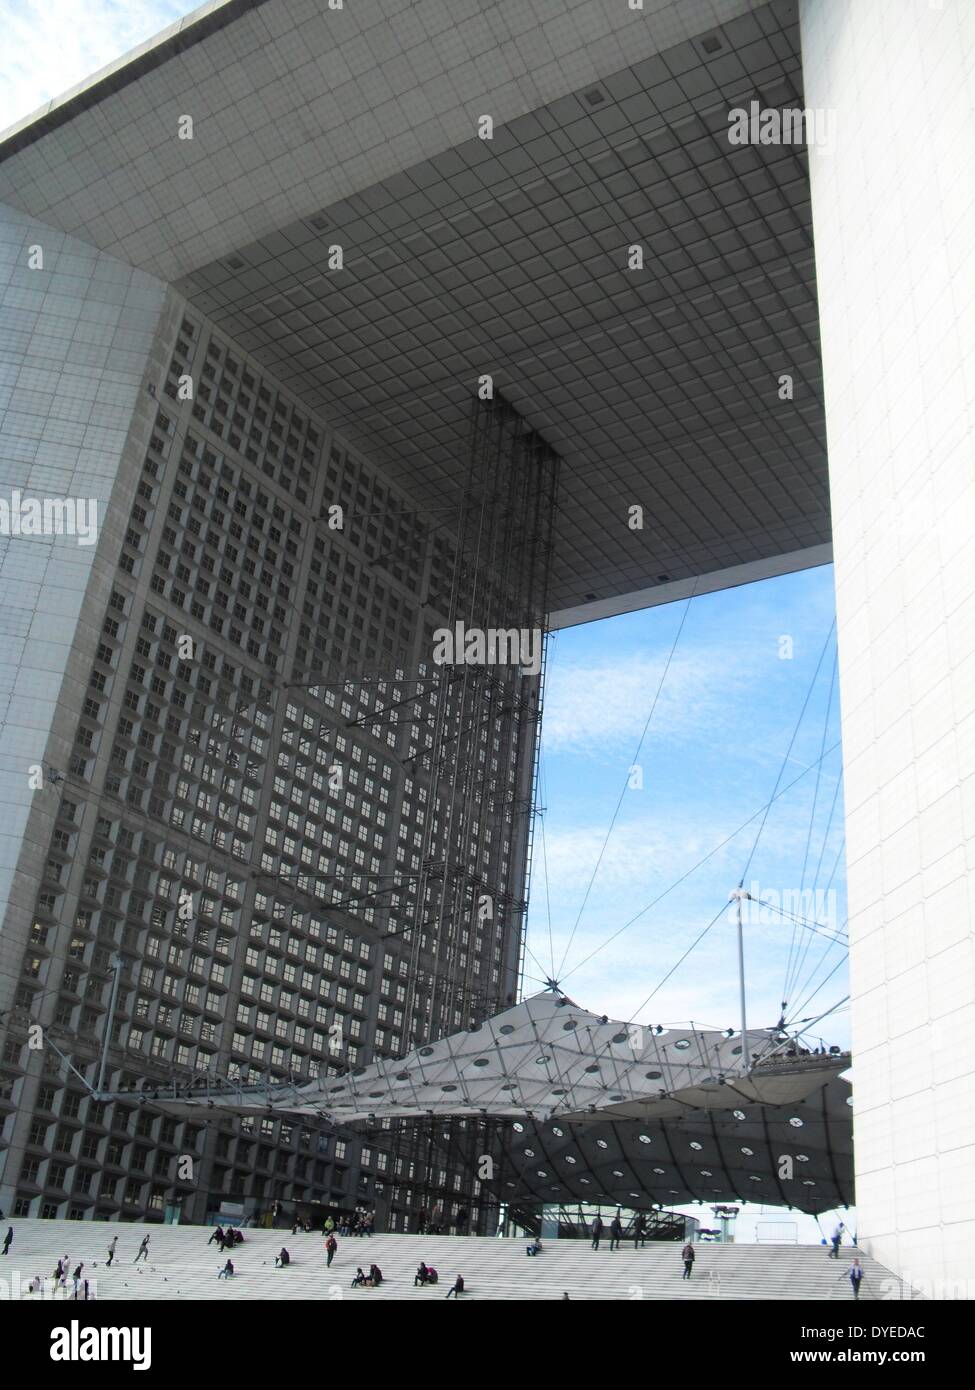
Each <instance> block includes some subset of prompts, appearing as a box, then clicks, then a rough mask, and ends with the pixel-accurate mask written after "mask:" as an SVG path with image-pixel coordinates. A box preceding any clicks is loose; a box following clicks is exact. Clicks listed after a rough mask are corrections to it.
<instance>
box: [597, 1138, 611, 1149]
mask: <svg viewBox="0 0 975 1390" xmlns="http://www.w3.org/2000/svg"><path fill="white" fill-rule="evenodd" d="M596 1148H597V1149H608V1148H609V1145H608V1144H607V1143H606V1140H605V1139H597V1140H596Z"/></svg>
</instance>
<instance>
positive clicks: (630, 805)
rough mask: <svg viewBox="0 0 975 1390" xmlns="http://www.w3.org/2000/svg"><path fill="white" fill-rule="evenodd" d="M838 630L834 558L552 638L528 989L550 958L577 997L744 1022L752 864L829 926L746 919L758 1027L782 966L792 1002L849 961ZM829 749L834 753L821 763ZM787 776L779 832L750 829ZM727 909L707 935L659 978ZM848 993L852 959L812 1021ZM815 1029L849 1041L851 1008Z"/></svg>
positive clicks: (778, 893) (775, 1007)
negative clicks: (632, 783) (843, 940)
mask: <svg viewBox="0 0 975 1390" xmlns="http://www.w3.org/2000/svg"><path fill="white" fill-rule="evenodd" d="M682 620H683V626H682V627H681V623H682ZM832 625H833V586H832V569H831V568H830V567H823V568H820V569H816V570H808V571H805V572H803V573H800V574H794V575H787V576H784V577H782V578H779V579H774V580H766V581H764V582H762V583H758V584H750V585H746V586H742V587H741V588H738V589H732V590H728V591H726V592H724V593H719V594H710V595H704V596H701V597H697V598H694V599H691V600H690V602H689V605H688V603H686V602H681V603H674V604H668V605H666V606H663V607H660V608H652V609H647V610H645V611H643V612H640V613H633V614H626V615H624V616H621V617H618V618H612V619H608V620H605V621H602V622H599V623H592V624H587V625H585V626H581V627H578V628H573V629H569V630H567V631H564V632H561V633H559V634H557V635H556V636H555V637H554V638H553V639H552V644H551V648H550V653H549V661H548V673H547V685H546V694H545V713H544V718H543V734H542V785H541V795H540V800H541V803H542V804H543V806H544V808H545V809H544V813H543V815H542V816H541V817H540V818H539V822H538V825H537V827H536V834H535V844H534V865H533V884H532V898H531V908H530V913H529V934H528V947H529V951H530V955H528V956H527V957H526V967H525V968H526V989H528V990H532V989H534V988H535V987H536V986H538V982H539V979H540V977H544V976H545V975H548V974H552V973H553V962H554V973H555V976H556V978H558V979H560V981H561V982H562V987H563V988H564V989H565V991H566V992H567V993H568V994H569V995H571V996H572V997H573V998H575V999H576V1000H577V1001H578V1002H579V1003H580V1004H582V1005H585V1006H586V1007H589V1008H591V1009H594V1010H595V1011H596V1012H599V1013H603V1012H605V1013H609V1014H610V1015H611V1016H614V1017H619V1018H626V1019H629V1018H631V1017H636V1018H637V1020H638V1021H640V1022H645V1023H675V1022H679V1021H680V1022H683V1021H686V1020H688V1019H694V1020H695V1021H696V1022H699V1023H702V1024H704V1025H706V1026H710V1027H718V1028H725V1027H729V1026H737V1025H738V1021H739V1006H738V996H737V955H736V951H737V946H736V932H735V927H734V921H733V913H732V909H731V908H730V907H729V905H728V899H729V893H730V891H731V890H732V889H733V888H734V887H735V886H736V885H737V883H738V882H739V880H740V878H741V877H742V874H746V879H745V886H746V888H750V889H751V890H752V891H753V892H754V893H755V895H756V896H761V897H762V898H763V899H764V900H766V901H769V902H770V903H772V904H773V905H782V904H783V902H784V904H785V906H786V910H791V911H792V912H793V914H794V915H799V916H801V917H809V916H812V915H813V912H814V913H815V919H816V920H817V921H821V922H824V923H825V925H826V928H827V930H828V933H829V934H828V935H824V934H822V933H820V932H815V931H812V930H809V929H808V928H805V927H802V926H796V927H795V929H794V928H793V924H792V922H791V921H789V920H787V919H785V918H783V917H781V916H780V915H779V914H777V913H776V912H774V911H772V910H767V911H764V912H761V913H759V912H758V911H757V909H755V908H750V909H749V910H748V911H746V932H745V938H746V977H747V984H748V1021H749V1025H750V1026H761V1025H766V1024H774V1023H775V1022H776V1020H777V1019H778V1017H779V1010H780V1006H781V1002H782V1000H783V999H785V998H786V992H785V990H784V986H785V982H786V978H787V976H788V977H789V979H790V981H791V982H792V988H791V990H789V992H788V998H789V1003H790V1006H799V1005H801V1004H802V1002H803V1001H804V1000H805V999H806V998H807V997H808V996H809V995H811V994H812V993H813V991H814V990H815V988H816V986H817V985H818V984H819V983H820V982H821V981H822V979H823V977H824V975H825V974H826V972H827V971H829V970H830V969H831V968H832V967H833V966H834V965H836V964H837V962H841V961H842V960H843V957H844V955H845V952H844V950H843V948H842V946H840V945H838V944H836V942H835V940H834V939H833V938H835V937H836V936H838V935H841V934H842V932H843V931H844V930H845V923H846V907H845V873H844V863H843V855H842V810H843V806H842V789H841V787H840V786H839V780H840V750H839V748H838V746H835V745H838V742H839V699H838V692H837V689H836V684H835V673H834V660H835V638H834V634H833V631H832ZM678 629H680V635H679V638H678ZM790 652H791V655H789V653H790ZM668 662H669V666H668ZM665 667H667V669H666V674H665V675H664V670H665ZM661 677H663V681H662V684H661ZM658 689H659V694H658ZM655 700H656V705H655V708H654V712H653V715H652V718H651V719H650V722H649V726H648V727H647V732H646V736H645V737H644V738H643V744H642V749H641V751H640V752H639V753H637V748H638V747H639V745H640V740H641V736H642V735H643V730H644V727H645V725H646V723H647V718H648V715H649V713H650V709H651V706H652V705H653V704H654V701H655ZM800 716H801V717H800ZM824 748H825V749H827V750H828V749H830V748H832V749H833V751H832V752H830V753H828V754H827V756H826V757H825V758H823V757H822V753H823V750H824ZM817 763H818V764H819V767H820V771H819V775H818V778H817V772H816V767H815V765H816V764H817ZM634 766H638V767H640V769H641V772H642V784H643V785H642V788H641V787H635V788H631V787H629V786H627V790H626V791H625V793H624V795H623V798H622V802H621V803H620V807H619V812H618V815H617V817H616V822H615V826H614V829H613V831H612V834H611V835H610V837H609V840H608V842H606V835H607V831H608V830H609V827H610V823H611V821H612V819H613V815H614V811H615V809H616V806H617V803H618V802H619V800H620V793H621V791H622V790H623V787H624V785H625V784H627V783H628V781H629V780H630V778H629V770H630V768H631V767H634ZM810 767H812V769H813V770H812V771H810V772H808V773H806V775H805V776H803V775H802V774H803V773H804V771H805V769H807V768H810ZM796 779H799V780H796ZM634 780H636V779H634ZM790 783H794V785H793V786H791V788H789V789H788V790H786V791H785V792H784V793H783V794H782V795H781V796H780V797H779V798H778V799H777V800H776V802H775V803H774V805H773V806H772V808H771V810H770V811H769V814H768V818H767V820H766V821H765V824H764V826H762V824H761V820H762V817H761V815H759V816H758V818H757V819H755V820H753V821H752V823H751V824H750V825H749V826H747V827H746V828H745V829H744V830H739V827H741V826H742V824H743V823H744V822H746V821H747V820H748V819H749V817H751V816H753V815H754V814H755V813H756V812H760V811H761V810H762V808H763V807H764V806H765V804H766V803H767V802H768V801H769V798H770V797H771V796H772V795H773V793H774V791H775V788H776V785H777V784H778V786H779V789H780V790H781V789H782V788H783V787H787V786H788V784H790ZM759 830H761V834H759ZM736 831H737V832H738V833H737V834H736V833H735V832H736ZM729 837H731V838H730V839H729ZM726 840H727V841H728V843H727V844H725V845H724V847H723V848H720V849H718V848H717V847H718V846H720V845H722V842H724V841H726ZM756 841H757V844H756ZM604 844H605V846H606V847H605V849H604V848H603V846H604ZM715 849H717V852H716V853H714V854H712V853H711V852H712V851H714V850H715ZM601 853H602V858H601V862H600V864H599V869H598V872H596V874H595V878H593V873H594V870H595V869H596V865H597V861H599V860H600V854H601ZM707 855H711V857H710V858H709V859H707V862H706V863H704V864H703V865H702V866H701V867H700V868H698V869H696V871H695V872H693V873H691V874H690V875H689V877H687V879H686V880H685V881H684V882H683V883H682V884H679V885H678V886H676V887H673V890H672V891H669V892H667V896H666V897H664V898H663V899H662V900H661V901H660V902H658V903H657V905H656V906H653V907H651V908H650V909H649V911H646V912H643V911H642V910H643V909H644V908H646V907H647V906H648V905H649V904H650V903H651V902H652V901H653V900H654V899H655V898H657V897H658V896H659V895H660V894H662V893H664V892H665V891H666V890H669V889H671V888H672V885H674V884H675V883H676V881H677V880H678V879H680V878H681V877H682V875H684V874H685V873H686V872H687V871H688V870H690V869H693V868H694V866H695V865H696V864H697V863H698V861H700V860H701V859H703V858H704V857H705V856H707ZM804 865H805V868H804ZM746 866H747V873H746ZM546 871H547V872H546ZM590 880H592V886H591V889H590V890H589V894H588V900H587V901H586V906H585V910H584V911H583V912H582V915H581V917H580V915H579V913H580V908H581V907H582V904H583V901H584V900H585V899H586V893H587V889H589V885H590ZM756 885H757V887H756ZM817 887H818V888H819V889H820V892H821V896H820V898H819V899H818V901H817V900H816V899H815V897H812V896H810V897H809V898H807V899H806V900H805V901H804V902H803V904H802V905H801V906H800V904H799V900H798V899H797V898H792V900H791V904H790V901H789V900H788V899H783V897H782V894H784V893H785V894H790V893H791V894H795V893H798V892H799V891H800V890H802V889H804V888H805V889H807V890H812V889H815V888H817ZM640 913H642V915H640V916H639V917H637V914H640ZM749 913H750V914H751V915H749ZM716 914H720V915H719V916H718V920H717V922H716V923H715V924H714V926H713V927H712V928H711V930H710V931H709V932H708V933H707V935H706V936H705V938H704V940H703V941H702V942H701V944H700V946H699V947H698V948H697V949H696V950H694V951H693V952H692V954H691V955H690V956H689V957H688V958H687V960H686V961H685V963H684V964H683V965H682V966H680V967H679V968H678V969H677V971H676V972H675V973H674V974H673V975H672V976H671V978H670V979H669V980H668V981H667V982H666V983H665V984H663V985H661V983H660V982H661V980H662V978H663V977H664V975H666V974H667V972H668V971H670V969H671V967H672V966H674V965H675V964H676V962H677V961H678V958H679V957H680V956H681V955H682V954H683V953H684V951H685V950H686V949H687V947H688V946H690V945H691V943H692V942H693V940H694V939H695V937H697V936H698V934H699V933H700V932H701V931H702V930H703V929H704V928H705V927H706V926H707V924H708V923H709V922H711V921H712V919H713V918H714V917H715V915H716ZM634 917H637V920H636V921H633V922H632V925H630V926H626V924H627V923H628V922H630V921H631V919H633V918H634ZM550 918H551V938H550ZM576 924H577V925H576ZM622 928H625V930H622V931H621V934H619V935H618V936H617V937H616V939H615V940H611V941H608V938H610V937H611V936H613V935H614V934H615V933H617V932H620V929H622ZM573 930H574V936H573ZM570 939H571V944H570ZM607 942H608V944H607ZM533 958H534V959H533ZM563 962H564V963H563ZM804 982H805V987H803V986H804ZM658 986H660V988H659V990H657V987H658ZM654 990H657V992H656V993H653V997H652V999H650V1002H649V1003H647V1002H646V1001H647V1000H648V998H649V997H650V996H651V994H652V992H653V991H654ZM845 993H846V972H845V965H844V964H840V965H839V968H838V969H837V971H836V973H835V974H834V975H833V976H832V978H831V979H830V981H829V983H828V984H827V985H826V986H825V987H824V988H823V989H822V990H821V991H820V992H819V993H818V994H815V996H814V997H813V998H811V999H810V1002H809V1006H808V1008H803V1009H802V1011H801V1013H800V1015H799V1016H800V1017H805V1016H807V1015H809V1014H812V1013H815V1012H817V1011H821V1010H822V1009H824V1008H827V1007H829V1005H831V1004H833V1003H834V1002H835V1001H836V1000H838V999H840V998H841V997H842V996H843V995H844V994H845ZM816 1036H817V1037H818V1036H823V1037H824V1039H825V1040H826V1041H827V1042H834V1041H837V1042H845V1041H846V1040H847V1032H846V1014H845V1013H840V1014H838V1015H835V1016H831V1018H830V1021H829V1023H828V1024H824V1025H823V1026H822V1028H819V1029H817V1030H816Z"/></svg>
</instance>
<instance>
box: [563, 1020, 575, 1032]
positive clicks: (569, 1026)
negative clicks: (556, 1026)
mask: <svg viewBox="0 0 975 1390" xmlns="http://www.w3.org/2000/svg"><path fill="white" fill-rule="evenodd" d="M578 1026H579V1025H578V1024H577V1023H576V1021H575V1019H574V1018H567V1019H566V1021H565V1022H564V1023H563V1024H562V1031H563V1033H571V1032H572V1030H573V1028H578Z"/></svg>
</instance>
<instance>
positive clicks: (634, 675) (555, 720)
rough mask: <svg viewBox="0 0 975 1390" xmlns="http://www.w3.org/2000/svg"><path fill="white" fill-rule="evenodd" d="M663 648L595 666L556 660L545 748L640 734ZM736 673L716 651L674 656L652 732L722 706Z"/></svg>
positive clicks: (669, 730) (695, 721)
mask: <svg viewBox="0 0 975 1390" xmlns="http://www.w3.org/2000/svg"><path fill="white" fill-rule="evenodd" d="M666 663H667V658H666V655H655V656H651V655H649V654H642V653H634V654H632V655H621V658H620V659H619V660H604V661H602V662H600V663H599V664H598V665H595V666H585V665H581V664H575V663H572V664H569V663H566V664H553V666H552V668H551V675H550V677H549V680H548V683H547V687H546V692H545V719H544V723H543V726H542V728H543V736H544V740H545V748H546V751H549V752H555V751H562V750H573V751H581V750H587V751H592V750H593V749H596V748H615V747H618V746H619V745H620V744H621V743H628V744H630V745H631V746H632V748H633V749H634V750H635V749H636V746H637V740H638V739H639V737H640V734H641V732H642V730H643V726H644V724H645V723H646V720H647V715H648V714H649V713H650V709H651V706H652V705H653V700H654V696H655V695H656V692H657V688H658V686H659V685H660V679H661V676H662V674H663V672H664V668H665V666H666ZM739 685H740V676H739V675H738V674H737V673H736V672H735V671H734V670H733V669H732V667H731V665H730V664H729V663H726V662H724V661H723V660H721V659H720V657H718V656H716V655H715V654H714V653H711V652H705V651H698V652H694V653H689V654H687V655H684V656H678V657H675V658H674V660H672V661H671V663H670V669H669V670H668V671H667V675H666V679H665V680H664V683H663V688H662V689H661V691H660V695H659V698H658V699H657V704H656V708H655V709H654V713H653V719H652V721H651V724H650V730H649V736H650V737H659V736H660V735H661V734H666V735H668V736H670V737H675V736H677V735H679V734H687V733H691V732H693V731H694V730H698V731H699V730H700V728H701V725H702V721H703V720H705V719H710V718H712V717H716V716H717V715H718V714H719V712H720V711H721V710H722V709H726V708H727V704H728V699H729V696H730V695H731V693H732V690H735V691H737V689H738V687H739Z"/></svg>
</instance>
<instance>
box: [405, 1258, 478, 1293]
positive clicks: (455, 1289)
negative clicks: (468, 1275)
mask: <svg viewBox="0 0 975 1390" xmlns="http://www.w3.org/2000/svg"><path fill="white" fill-rule="evenodd" d="M439 1283H440V1275H439V1274H438V1273H437V1271H436V1270H435V1269H434V1267H433V1265H428V1264H427V1263H426V1261H425V1260H421V1261H420V1264H419V1267H418V1268H417V1271H416V1274H415V1275H414V1276H413V1287H414V1288H416V1287H417V1285H418V1284H419V1286H420V1287H421V1288H423V1287H424V1285H426V1284H439ZM466 1292H467V1290H466V1288H465V1286H464V1276H463V1275H462V1274H455V1275H454V1282H453V1283H452V1284H451V1286H450V1288H449V1289H448V1290H447V1297H448V1298H450V1297H454V1298H456V1297H457V1296H458V1294H462V1293H466Z"/></svg>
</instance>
